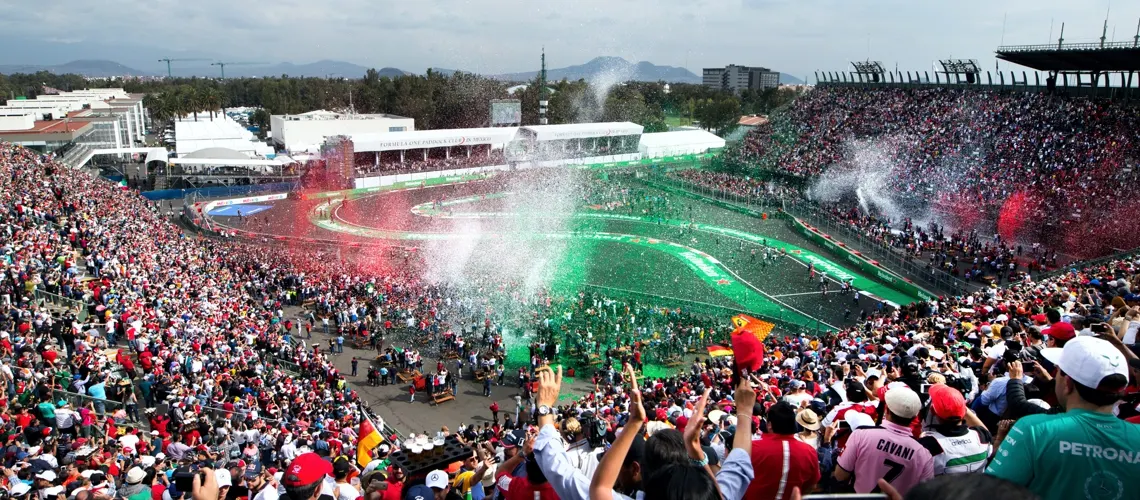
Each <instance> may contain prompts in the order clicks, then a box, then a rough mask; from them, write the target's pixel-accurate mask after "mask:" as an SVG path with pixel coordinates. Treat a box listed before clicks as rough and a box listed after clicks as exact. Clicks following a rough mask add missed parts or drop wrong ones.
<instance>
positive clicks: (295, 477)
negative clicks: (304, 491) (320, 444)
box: [281, 452, 332, 487]
mask: <svg viewBox="0 0 1140 500" xmlns="http://www.w3.org/2000/svg"><path fill="white" fill-rule="evenodd" d="M329 474H332V464H330V463H328V461H327V460H325V459H323V458H321V457H320V455H317V454H316V453H312V452H309V453H305V454H302V455H298V456H297V458H294V459H293V461H292V462H290V463H289V468H288V469H286V470H285V475H284V476H283V477H282V478H281V484H283V485H285V487H296V486H306V485H310V484H313V483H315V482H317V481H320V480H321V479H324V477H325V476H327V475H329Z"/></svg>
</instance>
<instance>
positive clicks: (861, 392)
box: [844, 379, 867, 403]
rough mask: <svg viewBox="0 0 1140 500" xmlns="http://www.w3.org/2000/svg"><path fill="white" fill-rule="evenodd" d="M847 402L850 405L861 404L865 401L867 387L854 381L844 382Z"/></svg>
mask: <svg viewBox="0 0 1140 500" xmlns="http://www.w3.org/2000/svg"><path fill="white" fill-rule="evenodd" d="M844 385H846V386H847V387H846V392H847V400H848V401H851V402H852V403H862V402H864V401H866V400H867V387H866V386H864V385H863V384H862V383H861V382H859V381H858V380H855V379H848V380H847V382H845V384H844Z"/></svg>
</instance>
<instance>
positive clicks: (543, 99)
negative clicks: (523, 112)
mask: <svg viewBox="0 0 1140 500" xmlns="http://www.w3.org/2000/svg"><path fill="white" fill-rule="evenodd" d="M549 105H550V101H549V100H548V96H547V95H546V47H543V48H542V70H541V71H539V72H538V124H539V125H546V123H547V121H546V108H547V106H549Z"/></svg>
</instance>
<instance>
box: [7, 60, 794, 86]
mask: <svg viewBox="0 0 1140 500" xmlns="http://www.w3.org/2000/svg"><path fill="white" fill-rule="evenodd" d="M203 59H206V58H203ZM211 60H213V59H211ZM209 64H210V63H209V62H208V61H186V62H177V61H176V62H174V64H172V66H171V74H173V75H174V76H181V77H190V76H201V77H215V76H220V75H221V70H220V69H219V68H218V67H217V66H210V65H209ZM159 65H161V66H164V65H163V64H162V63H159ZM148 66H149V65H148ZM368 69H369V68H367V67H365V66H361V65H359V64H353V63H349V62H344V61H334V60H327V59H326V60H321V61H316V62H312V63H308V64H293V63H289V62H283V63H276V64H242V63H231V64H227V65H226V76H227V77H232V78H241V77H266V76H281V75H289V76H295V77H333V78H361V77H363V76H364V74H365V73H366V72H367V71H368ZM38 71H48V72H51V73H57V74H64V73H74V74H79V75H83V76H87V77H110V76H163V75H165V74H166V71H165V67H162V69H161V70H158V71H155V70H139V69H135V68H132V67H129V66H127V65H124V64H121V63H118V62H115V61H109V60H103V59H80V60H75V61H71V62H68V63H65V64H56V65H34V64H0V74H12V73H35V72H38ZM377 71H378V72H379V73H380V76H381V77H389V78H393V77H397V76H402V75H410V74H413V73H411V72H408V71H404V70H401V69H398V68H387V67H386V68H380V69H378V70H377ZM432 71H435V72H438V73H442V74H445V75H450V74H451V73H454V72H455V71H456V70H452V69H444V68H432ZM536 75H538V71H523V72H519V73H505V74H499V75H486V76H488V77H490V78H495V79H498V80H503V81H510V82H522V81H528V80H531V79H533V78H534V77H535V76H536ZM546 75H547V79H549V80H551V81H559V80H562V79H563V78H565V79H567V80H578V79H587V80H599V79H601V80H612V81H614V82H623V81H628V80H635V81H647V82H656V81H664V82H670V83H694V84H699V83H701V77H700V76H698V75H696V74H694V73H693V72H692V71H689V70H687V69H685V68H678V67H675V66H659V65H656V64H653V63H651V62H648V61H641V62H638V63H632V62H629V61H627V60H625V59H622V58H620V57H596V58H594V59H592V60H590V61H589V62H587V63H585V64H578V65H574V66H567V67H565V68H551V69H548V70H547V71H546ZM780 83H783V84H793V85H794V84H802V83H803V81H801V80H799V79H798V78H795V77H794V76H791V75H788V74H786V73H780Z"/></svg>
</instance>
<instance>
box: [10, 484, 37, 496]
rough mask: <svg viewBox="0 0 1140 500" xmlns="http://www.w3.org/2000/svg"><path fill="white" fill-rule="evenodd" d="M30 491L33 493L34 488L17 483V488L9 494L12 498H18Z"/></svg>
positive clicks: (14, 487) (13, 487)
mask: <svg viewBox="0 0 1140 500" xmlns="http://www.w3.org/2000/svg"><path fill="white" fill-rule="evenodd" d="M29 491H32V486H31V485H30V484H27V483H16V484H15V486H12V490H11V491H10V492H9V494H10V495H11V496H14V497H18V496H22V495H26V494H27V493H28V492H29Z"/></svg>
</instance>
